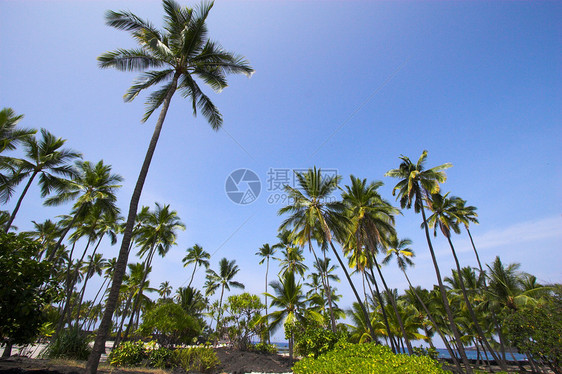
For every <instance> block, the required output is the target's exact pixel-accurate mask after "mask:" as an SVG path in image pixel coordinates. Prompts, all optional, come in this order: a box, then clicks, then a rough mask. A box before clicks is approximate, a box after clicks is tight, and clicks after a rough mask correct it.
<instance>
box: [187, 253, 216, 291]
mask: <svg viewBox="0 0 562 374" xmlns="http://www.w3.org/2000/svg"><path fill="white" fill-rule="evenodd" d="M210 258H211V255H210V254H209V253H207V252H205V250H204V249H203V247H201V246H200V245H199V244H195V245H194V246H193V247H191V248H188V249H187V255H185V257H184V258H183V259H182V262H183V267H186V266H188V265H191V264H193V273H191V279H190V280H189V284H188V285H187V287H191V282H193V277H194V276H195V270H197V266H204V267H205V269H208V268H209V259H210Z"/></svg>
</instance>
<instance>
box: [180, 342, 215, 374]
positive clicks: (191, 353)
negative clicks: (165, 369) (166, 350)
mask: <svg viewBox="0 0 562 374" xmlns="http://www.w3.org/2000/svg"><path fill="white" fill-rule="evenodd" d="M174 354H175V363H176V365H177V366H179V367H181V368H182V369H184V370H185V371H188V372H189V371H198V372H203V373H207V372H210V371H212V370H213V369H214V368H216V367H217V366H218V365H219V364H220V361H219V359H218V357H217V355H216V353H215V351H214V350H213V349H212V348H209V347H194V348H186V349H178V350H176V351H175V352H174Z"/></svg>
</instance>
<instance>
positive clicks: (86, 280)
mask: <svg viewBox="0 0 562 374" xmlns="http://www.w3.org/2000/svg"><path fill="white" fill-rule="evenodd" d="M103 236H104V235H101V237H100V239H99V240H98V244H96V246H95V248H94V251H93V252H92V259H93V257H94V255H95V254H96V252H97V250H98V248H99V246H100V244H101V241H102V239H103ZM91 271H92V262H91V261H90V264H89V265H88V270H87V271H86V278H85V279H84V285H83V286H82V292H80V300H79V301H78V312H77V313H76V316H77V318H76V327H77V328H78V326H79V325H80V311H81V309H82V301H83V300H84V293H85V292H86V286H87V285H88V280H89V279H90V278H89V277H88V275H89V274H90V272H91ZM92 276H93V275H92ZM84 322H86V321H85V320H84Z"/></svg>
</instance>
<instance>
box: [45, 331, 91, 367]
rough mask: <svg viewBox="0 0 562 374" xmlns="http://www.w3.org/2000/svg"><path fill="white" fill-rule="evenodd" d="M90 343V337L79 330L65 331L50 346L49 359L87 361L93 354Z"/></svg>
mask: <svg viewBox="0 0 562 374" xmlns="http://www.w3.org/2000/svg"><path fill="white" fill-rule="evenodd" d="M89 342H90V341H89V338H88V335H87V334H84V333H83V332H82V331H80V330H78V329H75V328H71V329H68V330H63V331H61V333H60V334H59V336H58V337H57V338H56V339H55V340H54V341H53V342H52V343H51V344H50V345H49V348H48V350H47V357H49V358H67V359H72V360H87V359H88V356H89V355H90V352H91V349H90V346H89V345H88V343H89Z"/></svg>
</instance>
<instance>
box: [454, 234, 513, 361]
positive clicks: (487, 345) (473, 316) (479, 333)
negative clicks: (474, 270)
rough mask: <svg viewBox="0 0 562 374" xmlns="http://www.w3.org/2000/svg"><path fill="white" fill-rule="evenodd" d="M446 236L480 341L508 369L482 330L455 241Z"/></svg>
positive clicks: (465, 300)
mask: <svg viewBox="0 0 562 374" xmlns="http://www.w3.org/2000/svg"><path fill="white" fill-rule="evenodd" d="M446 237H447V241H448V242H449V246H450V247H451V252H452V253H453V258H454V259H455V265H456V267H457V274H458V278H459V284H460V286H461V291H462V296H463V298H464V302H465V303H466V307H467V308H468V313H469V314H470V318H471V319H472V322H473V323H474V327H476V331H477V332H478V335H479V336H480V343H481V344H482V345H483V346H484V347H486V349H487V350H488V351H489V352H490V355H491V356H492V358H493V359H494V360H496V362H497V363H498V364H499V366H500V368H501V369H502V370H503V371H507V365H506V363H505V361H504V360H503V359H501V358H500V357H499V356H498V355H496V353H495V352H494V350H493V349H492V347H491V346H490V343H489V342H488V339H487V338H486V336H485V335H484V331H483V330H482V327H481V326H480V323H478V319H477V318H476V314H475V313H474V309H473V308H472V303H471V302H470V300H469V299H468V294H467V293H466V287H465V286H464V280H463V277H462V270H461V265H460V263H459V259H458V257H457V252H456V251H455V247H454V246H453V242H452V241H451V235H446Z"/></svg>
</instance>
